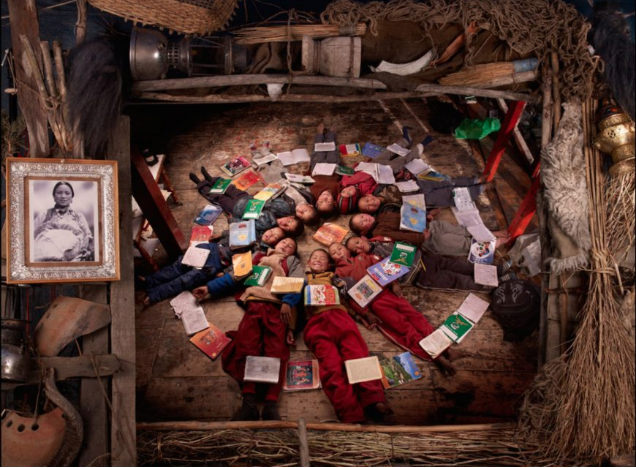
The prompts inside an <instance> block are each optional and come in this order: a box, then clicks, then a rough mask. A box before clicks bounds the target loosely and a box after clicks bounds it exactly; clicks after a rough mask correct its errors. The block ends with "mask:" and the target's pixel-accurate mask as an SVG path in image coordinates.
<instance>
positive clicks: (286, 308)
mask: <svg viewBox="0 0 636 468" xmlns="http://www.w3.org/2000/svg"><path fill="white" fill-rule="evenodd" d="M291 318H292V311H291V306H290V305H289V304H285V303H283V305H282V306H280V319H281V321H282V322H283V323H284V324H285V325H289V324H290V323H291Z"/></svg>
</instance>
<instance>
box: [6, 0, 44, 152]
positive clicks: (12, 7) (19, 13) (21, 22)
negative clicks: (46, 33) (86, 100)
mask: <svg viewBox="0 0 636 468" xmlns="http://www.w3.org/2000/svg"><path fill="white" fill-rule="evenodd" d="M7 4H8V6H9V23H10V26H11V43H12V44H13V55H14V57H15V60H14V69H15V75H16V76H15V78H16V83H15V86H16V88H17V89H18V104H19V105H20V110H21V111H22V115H23V116H24V120H25V122H26V127H27V132H28V133H29V155H30V156H31V157H34V158H44V157H47V156H48V155H49V132H48V126H47V115H46V108H45V106H44V102H43V101H42V99H40V96H39V94H38V85H37V83H36V81H35V74H36V71H35V70H31V67H29V65H26V64H27V63H28V62H27V61H26V58H25V56H24V54H25V51H24V46H23V44H22V41H21V40H20V35H25V36H26V37H27V38H28V41H29V42H30V44H31V47H32V49H33V51H34V52H35V55H36V57H37V59H38V61H39V62H41V61H42V56H41V53H40V47H39V42H40V37H39V36H40V25H39V22H38V14H37V6H36V4H35V0H7Z"/></svg>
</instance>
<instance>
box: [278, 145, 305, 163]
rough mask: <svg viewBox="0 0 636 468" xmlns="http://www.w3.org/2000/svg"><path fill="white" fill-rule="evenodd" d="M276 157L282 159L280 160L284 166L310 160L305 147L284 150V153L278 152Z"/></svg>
mask: <svg viewBox="0 0 636 468" xmlns="http://www.w3.org/2000/svg"><path fill="white" fill-rule="evenodd" d="M276 157H277V158H278V159H280V162H282V163H283V166H289V165H291V164H298V163H302V162H309V153H308V152H307V150H306V149H305V148H298V149H295V150H293V151H283V152H282V153H276Z"/></svg>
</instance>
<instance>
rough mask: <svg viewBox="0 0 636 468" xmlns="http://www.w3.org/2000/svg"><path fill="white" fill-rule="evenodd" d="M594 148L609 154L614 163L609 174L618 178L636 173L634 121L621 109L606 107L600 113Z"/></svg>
mask: <svg viewBox="0 0 636 468" xmlns="http://www.w3.org/2000/svg"><path fill="white" fill-rule="evenodd" d="M599 116H600V120H599V122H598V124H597V125H598V133H597V134H596V138H594V147H595V148H596V149H598V150H599V151H602V152H603V153H606V154H609V155H610V156H611V157H612V162H613V163H614V164H613V165H612V166H611V167H610V169H609V173H610V175H611V176H614V177H616V176H618V175H620V174H624V173H627V172H633V171H634V168H635V166H634V121H633V120H632V119H631V118H630V117H629V115H627V114H626V113H624V112H623V111H622V110H621V109H620V108H618V107H613V106H605V107H604V108H602V109H601V111H600V115H599Z"/></svg>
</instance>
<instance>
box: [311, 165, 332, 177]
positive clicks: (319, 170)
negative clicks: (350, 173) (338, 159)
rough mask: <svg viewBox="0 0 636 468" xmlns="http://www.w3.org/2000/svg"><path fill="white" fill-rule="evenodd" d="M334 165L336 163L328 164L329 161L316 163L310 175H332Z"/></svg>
mask: <svg viewBox="0 0 636 468" xmlns="http://www.w3.org/2000/svg"><path fill="white" fill-rule="evenodd" d="M336 166H337V164H330V163H318V164H316V165H315V166H314V170H313V171H312V172H311V175H312V176H319V175H324V176H330V175H333V173H334V171H335V170H336Z"/></svg>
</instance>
